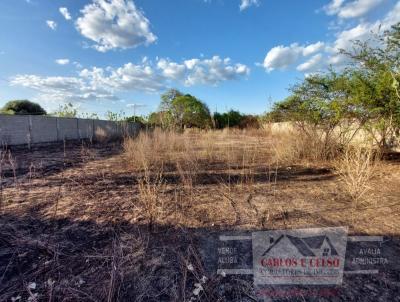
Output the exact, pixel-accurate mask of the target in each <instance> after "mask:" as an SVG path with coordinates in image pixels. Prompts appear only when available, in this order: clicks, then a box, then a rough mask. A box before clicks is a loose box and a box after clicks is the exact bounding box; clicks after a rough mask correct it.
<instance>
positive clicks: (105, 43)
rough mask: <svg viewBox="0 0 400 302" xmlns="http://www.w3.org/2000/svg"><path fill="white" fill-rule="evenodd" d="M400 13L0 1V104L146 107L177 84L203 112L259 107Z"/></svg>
mask: <svg viewBox="0 0 400 302" xmlns="http://www.w3.org/2000/svg"><path fill="white" fill-rule="evenodd" d="M399 21H400V1H399V2H397V1H395V0H324V1H323V0H312V1H310V0H302V1H300V0H296V1H293V0H280V1H273V0H168V1H166V0H47V1H46V0H2V1H1V2H0V105H3V104H4V103H5V102H6V101H7V100H10V99H22V98H23V99H30V100H33V101H37V102H39V103H40V104H42V105H43V106H44V107H45V108H46V109H47V110H48V111H50V112H51V111H52V110H55V109H56V108H57V107H58V106H59V105H60V104H62V103H64V102H72V103H74V104H75V106H78V107H79V108H80V110H81V111H85V112H96V113H99V114H100V115H103V114H104V113H105V112H106V111H108V110H110V111H113V112H119V111H121V110H122V111H124V112H126V114H127V115H129V114H131V113H132V109H131V107H129V106H128V104H132V103H136V104H143V105H145V107H142V108H141V109H140V112H139V113H141V114H147V113H148V112H150V111H154V110H155V109H156V108H157V105H158V103H159V96H160V93H162V92H163V91H165V90H166V89H167V88H170V87H176V88H178V89H180V90H181V91H183V92H187V93H190V94H193V95H195V96H196V97H198V98H200V99H201V100H203V101H204V102H206V103H207V104H208V105H209V107H210V109H211V110H212V111H214V110H215V109H217V110H218V111H225V110H227V109H230V108H233V109H238V110H240V111H242V112H245V113H262V112H264V111H265V110H267V109H268V106H269V102H270V101H269V99H272V100H273V101H276V100H281V99H283V98H284V97H286V96H287V95H288V90H287V88H288V87H289V86H290V85H291V84H293V83H295V82H296V81H298V80H299V79H302V78H303V77H304V76H305V75H307V74H310V73H313V72H319V71H323V70H324V69H325V68H327V67H328V66H330V65H331V66H333V67H335V68H340V67H341V66H343V64H345V60H346V59H345V58H344V57H342V56H341V55H339V54H338V49H339V48H349V47H351V40H354V39H361V40H367V39H368V37H370V35H371V31H378V30H379V26H380V25H381V28H382V29H387V28H389V27H390V25H392V24H394V23H396V22H399Z"/></svg>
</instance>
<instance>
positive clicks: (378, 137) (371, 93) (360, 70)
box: [342, 23, 400, 152]
mask: <svg viewBox="0 0 400 302" xmlns="http://www.w3.org/2000/svg"><path fill="white" fill-rule="evenodd" d="M342 53H343V54H345V55H347V56H348V57H349V58H350V59H351V60H352V61H353V63H354V64H353V65H352V66H350V67H348V68H347V70H346V72H347V73H348V74H350V75H351V78H350V79H351V89H350V92H351V107H350V108H351V113H352V114H353V116H354V117H355V118H357V120H358V121H359V123H360V124H361V125H362V126H363V128H364V129H366V130H367V131H368V132H369V133H370V134H371V136H372V138H373V139H374V141H375V142H376V144H377V145H378V147H379V148H380V149H381V151H382V152H384V151H386V150H387V149H389V148H391V147H392V146H393V144H394V143H395V140H396V135H397V136H398V134H399V130H400V93H399V80H400V73H399V70H400V69H399V68H400V23H398V24H396V25H394V26H393V27H392V28H391V29H390V30H388V31H385V32H383V33H379V34H376V35H375V38H374V39H373V41H368V42H361V41H356V42H354V47H353V49H352V50H351V51H345V50H342Z"/></svg>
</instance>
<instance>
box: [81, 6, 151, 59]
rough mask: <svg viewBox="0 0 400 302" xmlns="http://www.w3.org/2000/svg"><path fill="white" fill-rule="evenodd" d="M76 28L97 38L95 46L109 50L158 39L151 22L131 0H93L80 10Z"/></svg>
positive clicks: (84, 34) (102, 49)
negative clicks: (152, 29)
mask: <svg viewBox="0 0 400 302" xmlns="http://www.w3.org/2000/svg"><path fill="white" fill-rule="evenodd" d="M81 14H82V16H81V17H79V18H78V19H77V21H76V28H77V30H78V31H79V32H80V33H81V34H82V35H83V36H84V37H86V38H88V39H90V40H92V41H94V42H96V44H94V45H93V47H94V48H95V49H97V50H98V51H101V52H106V51H109V50H111V49H116V48H122V49H127V48H134V47H137V46H139V45H149V44H151V43H154V42H155V41H156V40H157V37H156V36H155V35H154V34H153V33H152V32H151V30H150V22H149V20H148V19H147V18H146V17H145V16H144V13H143V12H142V11H141V10H139V9H138V8H136V6H135V4H134V3H133V1H131V0H93V3H91V4H88V5H86V6H85V7H84V8H83V9H82V10H81Z"/></svg>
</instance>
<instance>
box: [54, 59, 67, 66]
mask: <svg viewBox="0 0 400 302" xmlns="http://www.w3.org/2000/svg"><path fill="white" fill-rule="evenodd" d="M56 63H57V64H58V65H67V64H69V59H58V60H56Z"/></svg>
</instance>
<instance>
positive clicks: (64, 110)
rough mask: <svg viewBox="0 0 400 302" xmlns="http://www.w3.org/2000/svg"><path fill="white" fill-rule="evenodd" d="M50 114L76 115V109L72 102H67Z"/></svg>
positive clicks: (58, 115) (60, 115)
mask: <svg viewBox="0 0 400 302" xmlns="http://www.w3.org/2000/svg"><path fill="white" fill-rule="evenodd" d="M52 115H54V116H57V117H77V116H78V109H77V108H76V107H75V106H74V105H73V104H72V103H67V104H64V105H60V106H59V107H58V109H57V110H56V111H55V112H53V113H52Z"/></svg>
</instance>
